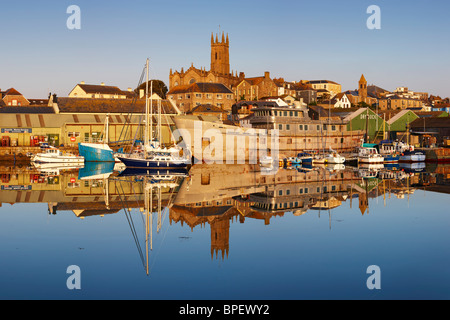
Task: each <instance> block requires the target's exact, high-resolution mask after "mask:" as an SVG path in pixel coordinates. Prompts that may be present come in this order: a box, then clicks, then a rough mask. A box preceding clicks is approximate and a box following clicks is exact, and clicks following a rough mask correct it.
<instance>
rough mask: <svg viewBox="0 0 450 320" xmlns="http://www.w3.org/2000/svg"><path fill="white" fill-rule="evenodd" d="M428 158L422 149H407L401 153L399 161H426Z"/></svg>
mask: <svg viewBox="0 0 450 320" xmlns="http://www.w3.org/2000/svg"><path fill="white" fill-rule="evenodd" d="M425 159H426V156H425V153H424V152H422V151H417V150H411V151H405V152H403V153H402V154H401V155H400V158H399V160H398V161H399V162H424V161H425Z"/></svg>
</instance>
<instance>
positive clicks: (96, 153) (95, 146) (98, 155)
mask: <svg viewBox="0 0 450 320" xmlns="http://www.w3.org/2000/svg"><path fill="white" fill-rule="evenodd" d="M108 129H109V115H107V116H106V119H105V138H106V142H94V143H89V142H80V143H78V152H79V154H80V155H81V156H83V157H84V159H85V160H86V162H115V161H116V160H115V157H114V151H113V150H112V149H111V147H110V146H109V145H108V143H107V142H108V137H109V130H108Z"/></svg>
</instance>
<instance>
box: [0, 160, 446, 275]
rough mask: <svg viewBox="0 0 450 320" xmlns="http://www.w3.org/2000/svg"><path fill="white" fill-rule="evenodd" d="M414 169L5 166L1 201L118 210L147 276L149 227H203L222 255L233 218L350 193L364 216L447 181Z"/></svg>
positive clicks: (267, 214)
mask: <svg viewBox="0 0 450 320" xmlns="http://www.w3.org/2000/svg"><path fill="white" fill-rule="evenodd" d="M419 169H420V170H422V169H423V171H420V172H417V171H416V169H415V168H414V169H411V170H407V168H404V167H403V166H391V167H384V166H382V165H381V166H379V165H377V166H376V167H375V168H374V167H373V166H370V165H369V166H360V167H359V168H358V167H350V166H345V167H344V166H341V165H339V166H337V167H336V166H332V167H328V166H323V167H320V166H317V167H316V166H314V167H313V166H306V167H302V166H296V167H295V168H289V169H288V168H278V169H277V170H276V171H275V172H273V173H274V174H267V172H265V169H264V168H263V169H261V167H260V166H259V165H253V164H237V165H236V164H235V165H218V164H217V165H215V164H196V165H193V166H192V167H191V168H189V170H185V169H181V170H165V169H164V170H147V169H143V170H129V168H128V169H126V170H124V171H122V172H118V171H114V163H89V164H86V165H85V166H84V167H82V168H72V167H60V168H52V170H45V169H42V168H36V167H35V166H29V167H25V168H24V167H22V168H16V167H14V166H13V165H9V166H8V165H6V166H3V167H0V171H1V176H2V180H1V190H2V192H1V193H0V201H1V203H48V210H49V213H50V214H53V215H55V214H57V213H63V212H72V213H73V214H75V216H76V217H78V218H80V219H85V218H88V217H92V216H101V217H105V216H107V215H109V214H116V213H124V214H125V217H126V221H127V225H128V226H129V228H130V230H131V234H132V237H133V239H134V241H135V244H136V248H137V249H138V253H139V256H140V258H141V260H142V262H143V266H144V267H145V271H146V273H147V274H149V268H148V260H149V252H151V251H152V249H153V236H154V234H153V230H154V228H155V229H156V232H159V231H160V230H161V227H162V225H163V224H164V223H165V222H167V223H169V224H170V225H176V224H180V225H181V226H182V227H185V226H187V227H188V228H190V229H191V231H194V229H196V228H197V227H200V228H202V227H204V226H205V225H209V226H210V229H211V240H210V241H211V247H210V249H211V258H212V259H214V257H215V258H216V259H225V258H226V257H228V255H229V254H230V252H229V249H230V248H229V240H230V239H229V237H230V228H231V226H232V223H233V222H236V221H238V222H239V223H244V222H245V221H246V220H247V219H257V220H262V221H263V222H264V224H265V225H269V224H270V222H271V219H272V218H274V217H283V216H284V215H285V214H287V213H290V214H293V215H294V216H301V215H304V214H306V213H307V212H309V211H311V212H313V213H318V215H319V216H320V214H321V212H322V211H323V210H326V211H327V212H328V214H329V215H330V214H331V213H332V210H333V209H335V208H338V207H339V206H341V205H342V204H343V203H344V202H347V201H349V202H350V208H352V207H353V204H352V201H353V199H355V198H358V208H359V210H360V212H361V214H363V215H364V214H366V213H367V212H368V211H369V199H370V198H378V197H381V196H382V197H383V198H384V199H386V197H388V198H389V197H391V195H395V196H397V197H398V198H404V197H405V195H408V196H409V195H410V194H411V193H413V192H414V191H415V190H416V189H422V188H427V189H428V190H431V189H433V188H435V190H437V189H439V186H442V185H445V184H448V181H447V180H446V178H445V177H448V174H449V173H450V169H449V167H448V166H447V167H446V166H435V167H432V168H431V167H426V168H419ZM440 177H444V178H440ZM138 216H141V217H143V219H139V221H142V223H144V224H145V234H144V235H143V237H142V235H141V236H139V234H138V232H137V231H136V230H138V228H137V227H136V224H135V222H136V221H137V220H136V218H137V217H138ZM154 220H155V221H156V224H154V222H155V221H154ZM330 223H331V220H330ZM330 227H331V224H330ZM143 243H145V251H144V249H143V247H144V245H143Z"/></svg>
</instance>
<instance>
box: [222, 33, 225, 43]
mask: <svg viewBox="0 0 450 320" xmlns="http://www.w3.org/2000/svg"><path fill="white" fill-rule="evenodd" d="M222 43H225V33H224V32H223V31H222Z"/></svg>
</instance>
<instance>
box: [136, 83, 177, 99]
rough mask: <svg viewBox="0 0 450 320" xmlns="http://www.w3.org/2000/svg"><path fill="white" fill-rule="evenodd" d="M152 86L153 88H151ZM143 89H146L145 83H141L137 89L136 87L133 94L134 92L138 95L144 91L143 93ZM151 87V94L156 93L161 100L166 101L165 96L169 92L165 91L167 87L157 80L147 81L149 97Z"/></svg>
mask: <svg viewBox="0 0 450 320" xmlns="http://www.w3.org/2000/svg"><path fill="white" fill-rule="evenodd" d="M152 85H153V87H152ZM145 87H146V82H143V83H141V85H140V86H139V87H137V88H136V89H135V90H134V92H136V93H137V94H139V90H144V92H145ZM151 87H152V91H153V93H156V94H157V95H158V96H160V97H161V99H166V94H167V92H168V91H169V90H168V89H167V86H166V84H165V83H164V82H163V81H161V80H157V79H153V80H149V81H148V92H149V95H150V88H151Z"/></svg>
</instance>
